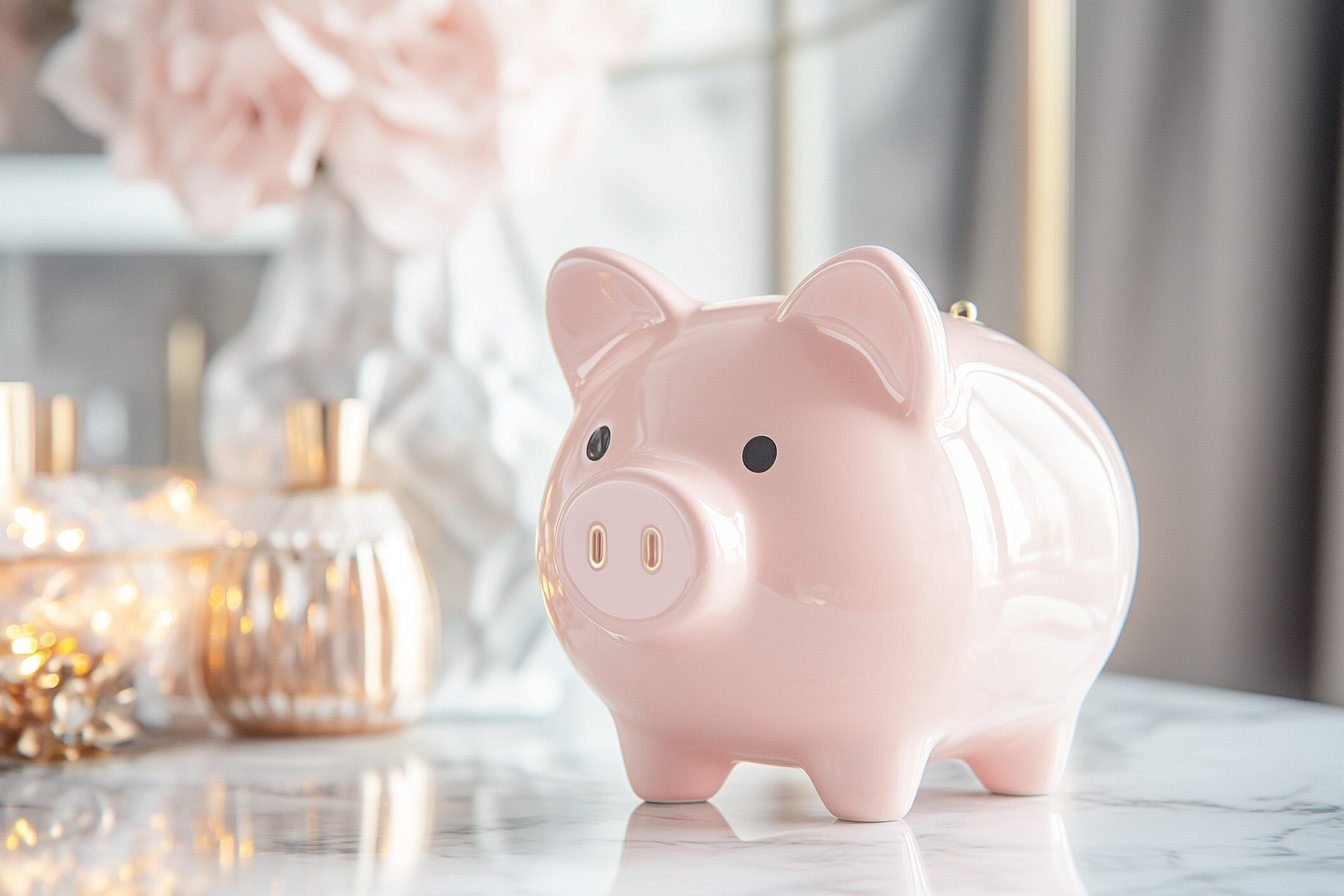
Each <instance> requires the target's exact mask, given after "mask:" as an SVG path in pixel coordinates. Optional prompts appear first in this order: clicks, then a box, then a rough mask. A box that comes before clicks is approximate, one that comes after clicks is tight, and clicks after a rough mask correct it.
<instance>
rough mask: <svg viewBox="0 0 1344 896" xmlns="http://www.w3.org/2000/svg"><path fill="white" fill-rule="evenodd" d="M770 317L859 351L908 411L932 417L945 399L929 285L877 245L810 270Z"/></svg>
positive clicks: (943, 346) (940, 337)
mask: <svg viewBox="0 0 1344 896" xmlns="http://www.w3.org/2000/svg"><path fill="white" fill-rule="evenodd" d="M774 317H775V319H776V320H778V321H780V322H782V323H785V324H789V325H793V326H807V327H812V328H815V329H816V330H817V331H818V332H820V333H823V334H825V335H827V336H830V337H831V338H833V339H838V340H839V341H841V342H843V343H845V344H846V345H848V346H850V347H851V348H853V349H854V350H855V351H857V352H858V353H859V354H861V355H863V356H864V357H865V358H866V359H867V360H868V363H869V364H871V365H872V367H873V370H875V371H876V372H877V375H878V377H879V378H880V379H881V381H882V385H883V386H885V387H886V389H887V391H888V392H890V393H891V397H892V398H894V399H895V400H896V403H897V404H898V405H899V406H900V407H901V409H902V410H903V412H904V413H905V414H916V415H920V416H926V417H927V418H928V419H933V418H936V417H937V416H939V414H940V413H941V412H942V410H943V406H944V404H945V403H946V401H947V379H948V375H949V367H948V361H947V333H946V331H945V330H944V329H943V321H942V315H940V314H939V312H938V307H937V306H936V305H934V303H933V296H931V295H929V289H928V287H927V286H925V285H924V283H923V281H921V280H920V279H919V275H918V274H916V273H915V272H914V270H913V269H912V268H911V267H910V265H908V264H906V263H905V261H904V260H903V259H901V257H900V256H898V255H896V254H895V253H894V252H891V251H889V250H887V249H882V248H880V247H877V246H865V247H863V248H861V249H851V250H850V251H848V252H842V253H841V254H839V255H837V256H835V257H834V258H832V259H831V260H830V261H828V262H826V263H825V264H823V265H822V266H821V267H819V268H817V269H816V270H815V271H813V272H812V273H811V274H809V275H808V276H807V278H806V279H805V280H803V282H802V283H800V284H798V287H797V288H796V289H794V291H793V293H792V294H791V295H790V296H789V297H788V298H787V299H785V300H784V302H783V303H781V304H780V306H779V310H778V311H776V312H775V315H774Z"/></svg>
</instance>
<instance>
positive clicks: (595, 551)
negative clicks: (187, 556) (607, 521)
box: [588, 523, 607, 569]
mask: <svg viewBox="0 0 1344 896" xmlns="http://www.w3.org/2000/svg"><path fill="white" fill-rule="evenodd" d="M588 565H589V566H591V567H592V568H593V569H601V568H602V567H604V566H606V565H607V530H606V528H605V527H604V526H603V525H602V524H601V523H593V524H592V525H591V526H589V527H588Z"/></svg>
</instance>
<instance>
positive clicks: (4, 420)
mask: <svg viewBox="0 0 1344 896" xmlns="http://www.w3.org/2000/svg"><path fill="white" fill-rule="evenodd" d="M36 416H37V410H36V401H35V400H34V398H33V384H32V383H0V499H3V498H5V497H6V495H5V494H4V492H8V491H11V490H13V489H15V488H17V487H19V486H22V485H23V484H24V483H26V482H27V481H28V480H30V479H32V478H33V474H34V473H35V472H36V471H37V444H36V438H35V436H36V432H37V420H36Z"/></svg>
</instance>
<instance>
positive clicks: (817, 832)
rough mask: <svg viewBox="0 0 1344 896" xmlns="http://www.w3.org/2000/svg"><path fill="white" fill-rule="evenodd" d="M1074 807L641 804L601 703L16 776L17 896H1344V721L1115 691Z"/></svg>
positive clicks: (758, 774)
mask: <svg viewBox="0 0 1344 896" xmlns="http://www.w3.org/2000/svg"><path fill="white" fill-rule="evenodd" d="M1083 712H1084V715H1083V720H1082V723H1081V725H1080V727H1079V734H1078V739H1077V741H1076V743H1075V747H1074V752H1073V756H1072V758H1071V760H1070V763H1069V771H1068V774H1067V776H1066V778H1065V781H1064V784H1063V785H1062V787H1061V788H1060V790H1059V791H1058V792H1057V793H1056V794H1055V795H1054V796H1051V797H1004V796H993V795H990V794H987V793H985V792H984V791H983V790H981V789H980V787H979V786H978V785H977V784H976V782H975V780H974V778H972V777H971V776H970V774H969V772H968V771H966V770H965V768H964V767H963V766H961V765H960V764H958V763H939V764H937V765H934V766H931V767H930V769H929V772H928V774H927V775H926V776H925V779H924V784H923V786H922V787H921V789H920V793H919V798H918V799H917V800H916V802H915V806H914V809H913V810H912V811H911V813H910V815H909V816H907V818H906V819H905V820H904V821H901V822H891V823H886V824H850V823H845V822H837V821H835V820H834V819H832V818H831V817H830V816H829V815H828V814H827V813H826V811H825V809H823V808H822V806H821V803H820V801H818V799H817V797H816V794H815V793H814V792H813V790H812V787H811V785H810V784H809V783H808V781H807V779H806V777H804V776H803V775H802V774H801V773H800V772H797V771H794V770H790V769H774V768H764V767H760V766H741V767H739V768H738V769H736V770H735V771H734V772H733V774H732V776H731V777H730V778H729V780H728V784H727V785H726V786H725V788H724V790H723V792H722V793H721V794H720V795H719V796H718V797H716V798H715V799H714V800H713V801H712V802H710V803H701V804H697V805H689V806H654V805H648V804H641V803H640V802H639V801H638V800H637V799H636V798H635V797H634V795H633V794H632V793H631V791H630V789H629V787H628V786H627V785H626V783H625V778H624V775H623V772H622V770H621V765H620V757H619V752H618V750H617V747H616V742H615V734H614V732H613V730H612V727H611V723H610V721H609V720H608V719H607V718H606V716H605V714H604V713H603V712H602V710H601V708H600V707H599V706H596V705H595V703H594V702H593V701H592V700H591V699H590V698H584V699H578V700H576V701H574V702H573V704H572V705H571V706H569V707H568V709H567V711H566V712H565V713H564V714H563V715H562V716H561V717H559V718H557V719H553V720H549V721H546V722H535V721H515V722H437V723H427V724H422V725H419V726H417V727H415V728H413V729H411V730H409V731H406V732H404V733H402V734H399V735H395V736H387V737H369V738H347V739H330V740H269V741H265V740H261V741H245V740H234V741H230V740H191V741H181V740H176V741H174V740H167V739H163V738H160V739H159V740H158V741H157V742H153V743H147V744H141V745H139V746H137V747H136V748H135V749H133V750H131V751H128V752H126V753H125V754H123V755H118V756H116V757H113V758H110V759H106V760H103V761H98V762H92V763H83V764H77V765H70V766H44V767H18V768H14V767H11V768H7V769H5V770H3V771H0V893H3V894H37V893H79V894H83V893H108V894H112V893H117V894H123V893H125V894H129V893H144V894H168V893H173V894H177V893H185V894H193V893H261V894H273V896H283V894H297V893H315V894H323V896H328V894H332V896H334V894H343V893H377V894H390V893H433V894H448V893H454V894H456V893H473V894H475V893H482V894H485V893H509V894H552V893H554V894H568V893H576V894H589V893H593V894H606V893H631V894H660V893H669V894H670V893H679V894H680V893H695V894H720V893H722V894H749V893H750V894H758V893H759V894H785V893H911V894H923V893H938V894H953V893H1032V894H1046V893H1090V894H1093V896H1097V894H1107V893H1126V894H1142V893H1152V894H1163V896H1172V894H1181V893H1291V894H1310V893H1331V894H1339V893H1344V710H1339V709H1333V708H1329V707H1323V706H1317V705H1313V704H1307V703H1299V702H1294V701H1288V700H1279V699H1275V698H1270V697H1259V696H1251V695H1246V694H1238V693H1233V692H1228V691H1216V690H1208V689H1202V688H1193V687H1188V686H1182V685H1172V684H1164V683H1159V682H1152V681H1146V680H1142V679H1135V678H1123V677H1103V679H1102V680H1101V681H1100V682H1099V683H1098V685H1097V687H1096V688H1095V690H1094V691H1093V694H1092V696H1091V698H1090V699H1089V700H1088V703H1087V705H1086V706H1085V708H1084V711H1083Z"/></svg>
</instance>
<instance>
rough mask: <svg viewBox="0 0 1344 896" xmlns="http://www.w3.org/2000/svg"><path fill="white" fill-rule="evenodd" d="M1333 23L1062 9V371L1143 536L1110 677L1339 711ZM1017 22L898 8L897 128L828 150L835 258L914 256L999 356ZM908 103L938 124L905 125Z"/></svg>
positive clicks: (1342, 439) (1342, 441)
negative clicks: (1127, 492) (1071, 330)
mask: <svg viewBox="0 0 1344 896" xmlns="http://www.w3.org/2000/svg"><path fill="white" fill-rule="evenodd" d="M1342 16H1344V4H1338V3H1334V2H1329V0H1321V2H1279V3H1273V4H1269V3H1258V2H1252V0H1247V2H1234V0H1203V2H1199V0H1187V2H1136V0H1105V2H1099V0H1081V2H1080V3H1079V4H1078V19H1077V74H1076V78H1077V82H1076V83H1077V109H1078V114H1077V143H1076V169H1075V176H1076V184H1077V192H1076V237H1075V239H1076V252H1075V257H1076V270H1075V295H1076V297H1075V303H1076V306H1075V341H1074V352H1073V364H1072V370H1071V373H1072V375H1073V376H1074V378H1075V379H1076V380H1077V381H1078V383H1079V384H1080V385H1081V386H1082V387H1083V389H1084V390H1085V391H1086V392H1087V393H1088V395H1089V396H1090V397H1091V398H1092V399H1093V401H1094V402H1095V403H1096V404H1097V406H1098V407H1099V408H1100V409H1101V411H1102V413H1103V414H1104V415H1105V416H1106V418H1107V420H1108V421H1109V422H1110V424H1111V426H1112V428H1113V429H1114V431H1115V434H1116V437H1117V438H1118V440H1119V442H1120V445H1121V447H1122V448H1123V450H1124V451H1125V455H1126V458H1127V460H1128V462H1129V464H1130V468H1131V471H1132V473H1133V476H1134V481H1135V486H1136V490H1137V492H1138V499H1139V510H1140V519H1141V529H1142V548H1141V558H1140V568H1139V579H1138V586H1137V589H1136V592H1135V596H1134V604H1133V608H1132V610H1131V612H1130V617H1129V622H1128V624H1127V625H1126V627H1125V631H1124V633H1123V635H1122V636H1121V639H1120V643H1119V645H1118V646H1117V649H1116V652H1115V655H1114V658H1113V659H1112V661H1111V665H1110V668H1111V669H1112V670H1116V671H1125V672H1134V673H1139V674H1145V675H1153V676H1158V677H1163V678H1171V679H1178V680H1183V681H1193V682H1199V683H1205V684H1213V685H1221V686H1226V687H1234V688H1242V689H1248V690H1256V691H1264V692H1269V693H1277V694H1286V695H1293V696H1307V695H1309V694H1312V693H1315V694H1316V695H1317V696H1319V697H1321V698H1328V699H1333V700H1336V701H1338V702H1344V362H1341V364H1340V365H1337V366H1339V368H1340V370H1339V371H1338V372H1336V374H1335V376H1336V377H1337V378H1338V379H1339V380H1340V388H1337V389H1335V390H1334V391H1333V392H1331V391H1330V390H1328V388H1327V380H1328V377H1327V350H1328V346H1329V333H1330V328H1331V317H1332V315H1331V305H1332V303H1331V299H1330V293H1331V288H1332V264H1333V262H1332V259H1333V257H1334V255H1335V252H1334V238H1335V232H1336V224H1335V222H1336V202H1335V194H1336V183H1337V181H1338V178H1339V170H1338V169H1339V164H1338V163H1339V157H1340V152H1339V144H1340V130H1339V122H1340V102H1341V93H1340V59H1341V55H1344V39H1342V38H1341V19H1342ZM1022 26H1023V8H1022V5H1021V4H1019V3H994V4H990V3H974V2H941V3H938V2H918V3H911V4H909V7H908V8H907V9H902V10H899V11H897V12H896V13H895V14H893V16H892V17H891V18H890V19H889V20H888V21H887V22H886V24H885V26H884V27H886V28H887V29H888V30H889V31H891V32H892V33H891V34H889V35H888V37H887V40H888V43H887V45H886V46H887V48H888V50H889V51H890V50H891V49H892V48H894V47H895V46H897V43H898V40H899V38H898V37H897V35H896V34H895V32H898V31H899V30H900V29H902V28H904V29H907V30H915V29H924V37H923V39H922V40H910V39H909V37H908V35H907V37H906V38H905V40H904V43H903V44H902V45H904V46H916V47H921V48H923V49H922V52H924V53H925V54H927V55H928V56H929V57H930V58H931V61H930V63H929V64H927V65H924V66H920V67H917V69H916V71H915V73H914V74H913V75H911V76H909V77H908V78H907V79H906V80H905V81H903V82H901V83H899V84H896V85H892V86H889V87H888V88H887V89H888V91H889V102H888V103H887V104H886V106H885V108H886V109H888V110H905V111H903V112H902V113H901V114H899V115H896V116H894V118H893V120H892V121H891V123H890V124H889V125H888V126H887V129H886V131H885V132H884V131H882V130H881V128H879V127H878V126H877V124H875V123H874V122H872V121H868V122H865V121H860V120H853V119H851V120H842V127H841V129H840V133H839V140H840V143H841V145H840V151H839V157H840V170H841V172H842V183H843V177H846V176H849V174H848V172H856V173H857V177H858V178H860V180H859V181H858V182H856V183H851V184H850V185H849V186H850V189H849V190H846V189H845V188H844V187H843V186H842V188H841V191H840V197H839V198H840V204H841V207H840V209H839V214H838V219H839V220H840V221H842V222H844V224H843V227H842V230H843V233H842V234H840V236H841V241H842V242H844V243H845V244H847V245H848V244H857V243H862V242H879V243H883V244H885V245H889V246H891V247H893V248H895V249H896V250H897V251H898V252H903V253H904V254H907V255H910V256H911V259H910V260H911V261H912V263H913V264H915V266H916V267H917V268H918V269H921V270H924V271H926V272H927V273H929V274H930V275H931V276H930V277H929V279H930V281H931V286H932V287H933V289H934V293H935V295H936V296H938V298H939V299H940V302H941V303H942V304H943V305H944V307H946V306H947V305H948V304H950V303H951V302H953V301H955V300H957V299H961V298H967V299H970V300H972V301H974V302H976V303H977V304H978V305H980V307H981V310H982V319H985V320H987V321H988V322H989V323H990V324H991V325H993V326H996V327H998V328H1000V329H1003V330H1005V331H1006V332H1009V333H1010V334H1011V333H1013V332H1014V331H1015V330H1016V317H1017V295H1018V292H1019V285H1018V267H1017V253H1018V243H1017V232H1018V219H1019V216H1020V209H1021V201H1020V194H1021V181H1020V171H1021V144H1022V140H1021V96H1022V89H1021V82H1022V61H1023V60H1022ZM866 39H867V40H868V41H870V42H872V41H874V40H875V37H874V36H873V35H869V36H868V37H867V38H866ZM851 41H852V46H851V47H850V48H848V49H846V48H841V49H840V54H841V56H842V57H845V58H846V59H847V61H846V62H845V63H843V65H842V66H841V71H842V72H844V73H845V76H844V77H843V78H842V79H841V83H840V90H841V92H842V94H843V92H844V91H845V90H846V89H850V90H856V91H869V92H871V91H872V90H873V89H874V88H873V86H872V79H873V78H875V77H876V78H880V77H881V74H882V72H883V66H884V65H885V66H887V67H890V65H891V63H890V62H889V61H884V60H883V59H882V58H881V55H880V53H878V52H876V51H874V50H872V49H868V51H867V52H866V53H865V52H863V50H864V47H865V45H864V44H863V43H862V42H861V41H857V40H853V39H851ZM921 100H922V101H923V102H924V104H925V105H936V106H939V107H940V108H942V109H944V110H945V112H946V114H947V115H948V117H949V119H950V120H951V121H952V122H954V123H955V125H948V124H943V125H942V126H932V127H930V126H926V125H925V119H924V118H921V117H920V116H919V115H918V114H909V110H914V112H916V113H917V112H918V111H919V110H920V109H921V105H920V101H921ZM934 117H936V116H934ZM875 133H876V134H878V137H877V138H875V137H874V134H875ZM884 133H885V134H886V135H887V136H886V139H885V141H883V140H881V139H880V137H881V135H882V134H884ZM875 159H880V161H877V160H875ZM935 160H937V161H938V162H939V163H940V164H934V161H935ZM883 170H885V171H887V172H888V173H887V174H886V175H885V176H876V177H875V176H874V175H873V172H874V171H883ZM930 172H932V174H931V173H930ZM939 178H941V179H939ZM912 183H915V184H922V185H923V186H922V189H914V188H912V187H911V184H912ZM931 184H932V186H930V185H931ZM884 209H885V210H884ZM912 250H913V251H912ZM921 255H923V256H925V257H923V258H921V257H920V256H921ZM1340 307H1342V308H1344V306H1340ZM1338 317H1340V318H1344V313H1342V314H1340V315H1338ZM1337 330H1338V331H1339V334H1340V335H1339V336H1338V337H1337V342H1338V343H1339V344H1340V346H1341V348H1339V349H1336V353H1337V355H1338V356H1339V357H1341V358H1344V321H1340V322H1339V324H1338V326H1337ZM1327 395H1330V396H1331V398H1330V400H1331V401H1332V402H1333V403H1334V404H1335V405H1338V408H1339V410H1338V411H1337V412H1336V413H1335V415H1334V417H1333V418H1332V420H1333V421H1334V423H1333V424H1332V425H1333V427H1334V429H1336V430H1338V434H1337V435H1334V436H1333V437H1332V438H1331V439H1330V441H1329V442H1328V443H1327V444H1328V445H1329V446H1330V447H1329V448H1328V449H1327V451H1326V452H1325V456H1326V457H1328V458H1329V459H1330V461H1331V464H1329V465H1326V466H1323V453H1322V444H1323V437H1324V427H1323V425H1322V420H1323V419H1324V418H1323V413H1324V408H1325V404H1326V401H1327ZM1332 432H1333V430H1332ZM1327 467H1328V469H1330V470H1331V471H1332V472H1331V473H1329V474H1328V475H1327V476H1326V477H1325V481H1326V482H1328V483H1330V485H1329V486H1328V488H1329V489H1330V491H1328V492H1326V493H1325V494H1326V495H1327V498H1328V500H1325V501H1321V500H1319V497H1318V496H1320V495H1321V494H1322V491H1321V489H1322V478H1323V477H1322V471H1323V469H1326V468H1327ZM1336 468H1338V469H1337V470H1336ZM1318 516H1319V517H1321V518H1322V519H1323V520H1324V521H1325V523H1324V528H1322V526H1320V525H1318ZM1318 536H1320V537H1323V538H1325V539H1326V540H1325V541H1322V542H1321V544H1322V548H1321V550H1320V551H1319V552H1318V548H1317V545H1318ZM1334 545H1338V549H1335V548H1334V547H1333V546H1334ZM1318 554H1319V561H1320V562H1319V563H1318ZM1318 569H1319V574H1318ZM1318 589H1319V594H1320V596H1319V598H1318ZM1313 644H1314V645H1315V647H1314V648H1313ZM1313 649H1314V650H1315V661H1316V673H1315V675H1314V678H1313V671H1312V669H1313Z"/></svg>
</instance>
